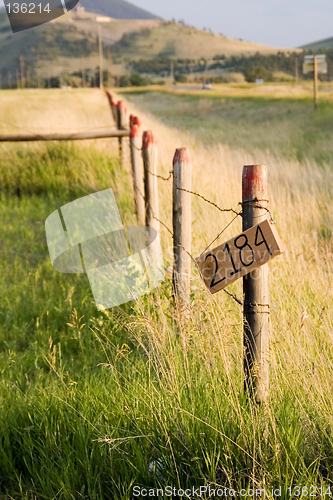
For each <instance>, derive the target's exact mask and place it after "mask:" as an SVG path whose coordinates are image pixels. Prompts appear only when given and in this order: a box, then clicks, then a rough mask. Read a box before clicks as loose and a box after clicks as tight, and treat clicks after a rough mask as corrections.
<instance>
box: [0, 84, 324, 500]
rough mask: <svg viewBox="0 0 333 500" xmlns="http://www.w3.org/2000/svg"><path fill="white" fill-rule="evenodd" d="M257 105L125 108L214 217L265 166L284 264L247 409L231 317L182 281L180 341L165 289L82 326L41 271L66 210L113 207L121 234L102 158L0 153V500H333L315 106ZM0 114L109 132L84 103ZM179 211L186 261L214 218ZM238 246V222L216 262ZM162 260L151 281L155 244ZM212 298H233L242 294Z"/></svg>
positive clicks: (2, 122) (163, 166)
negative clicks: (264, 364) (180, 150)
mask: <svg viewBox="0 0 333 500" xmlns="http://www.w3.org/2000/svg"><path fill="white" fill-rule="evenodd" d="M239 92H242V93H244V94H246V91H245V89H243V90H241V91H239ZM272 92H273V95H271V96H270V97H267V96H266V97H260V96H254V97H251V87H249V90H248V95H247V96H246V95H244V96H243V97H240V96H233V97H232V96H227V95H226V96H220V97H218V96H208V97H202V96H192V95H191V96H189V95H173V94H166V93H137V94H133V93H131V94H126V98H127V100H128V101H129V103H128V105H129V108H130V111H131V112H138V113H139V114H140V117H141V119H142V121H143V127H144V129H152V130H154V132H155V134H156V135H157V139H158V144H159V171H160V173H161V174H162V175H166V174H167V173H168V171H169V170H170V168H171V165H172V157H173V153H174V150H175V148H176V147H183V146H187V147H189V149H190V152H191V155H192V161H193V189H194V191H196V192H199V193H201V194H202V195H204V196H206V197H207V198H209V199H210V200H212V201H214V202H216V203H217V204H218V205H219V206H221V207H224V208H230V207H233V208H235V209H237V207H238V202H239V201H240V199H241V172H242V166H243V165H244V164H246V163H257V162H265V163H266V164H267V165H268V169H269V199H270V209H271V211H272V213H273V216H274V218H275V219H276V221H277V230H278V232H279V233H280V235H281V237H282V238H283V240H284V242H285V244H286V247H287V252H286V254H285V255H284V256H283V257H281V258H278V259H276V260H274V261H273V262H272V263H271V264H270V276H271V278H270V293H271V341H270V366H271V390H270V400H269V404H268V405H267V406H265V407H262V408H255V407H254V405H253V404H252V403H251V401H247V400H246V399H245V398H244V395H243V391H242V370H241V366H242V330H243V325H242V308H241V306H239V305H238V304H237V303H236V302H235V301H233V300H232V299H231V298H230V297H229V296H228V295H227V294H225V293H223V292H220V293H219V294H216V295H214V296H211V295H209V294H208V293H206V291H205V289H204V287H203V285H202V283H201V282H200V280H199V277H198V274H197V272H196V270H195V269H193V278H192V284H191V287H192V295H191V305H192V314H191V318H190V320H189V322H188V324H187V325H186V327H184V328H180V329H179V325H178V323H177V311H175V310H174V308H173V305H172V297H171V282H170V275H169V273H167V275H166V280H165V282H164V283H163V285H162V286H161V287H160V288H159V289H158V290H156V291H155V292H154V293H152V294H150V295H149V296H146V297H143V298H142V299H140V300H138V301H136V302H132V303H129V304H126V305H124V306H121V307H119V308H115V309H112V310H109V311H105V312H100V313H99V312H97V310H96V307H95V305H94V302H93V297H92V293H91V291H90V287H89V283H88V281H87V279H86V277H85V276H84V275H62V274H60V273H57V272H55V271H54V270H53V269H52V267H51V263H50V260H49V257H48V252H47V246H46V241H45V230H44V221H45V219H46V217H47V216H48V215H49V214H50V213H51V212H53V211H54V210H55V209H56V208H58V207H60V206H62V205H63V204H64V203H67V202H69V201H71V200H73V199H76V198H77V197H80V196H83V195H85V194H88V193H91V192H94V191H98V190H101V189H105V188H108V187H112V188H113V190H114V192H115V195H116V198H117V203H118V206H119V208H120V211H121V215H122V218H123V220H124V223H125V224H126V225H130V224H131V223H132V224H133V223H135V217H134V206H133V196H132V192H131V188H130V186H131V179H130V175H129V172H130V169H129V164H128V159H126V161H125V163H124V165H123V166H121V165H120V164H119V162H118V160H117V158H116V153H117V150H116V145H117V144H116V143H115V144H114V143H113V142H112V141H94V142H92V143H80V144H75V145H72V144H60V145H59V144H53V143H52V144H36V145H31V144H30V145H10V144H2V145H1V146H0V192H1V198H0V212H1V219H0V220H1V224H2V232H1V235H2V236H1V240H0V256H1V258H0V266H1V268H0V290H1V292H0V293H1V305H0V372H1V382H0V441H1V449H0V450H1V451H0V498H1V499H6V500H7V499H24V500H28V499H29V500H30V499H38V500H41V499H66V500H67V499H68V500H69V499H81V498H82V499H83V498H84V499H94V500H95V499H96V500H97V499H98V500H99V499H107V500H108V499H116V500H118V499H119V500H130V499H132V498H134V497H133V487H134V486H135V485H137V486H140V487H146V488H158V487H162V486H166V485H170V486H173V487H175V488H176V489H178V488H183V489H186V488H191V487H198V486H200V485H206V486H208V485H210V486H211V487H212V488H214V487H218V486H221V487H223V488H224V487H226V488H228V489H229V488H233V489H234V490H235V491H240V489H241V488H244V489H245V490H246V491H248V489H249V488H254V489H259V488H260V489H265V490H266V498H273V497H274V495H272V493H271V489H272V488H278V487H280V486H281V493H282V498H283V499H287V498H294V497H296V496H298V495H297V493H298V490H297V489H296V490H294V489H293V488H294V486H297V485H298V486H301V487H307V488H308V490H306V489H303V493H302V492H301V494H300V495H299V496H298V497H299V498H300V497H302V498H305V497H307V496H309V493H310V491H311V492H312V493H313V491H314V490H313V489H312V490H310V487H311V486H314V487H318V488H319V487H321V488H322V493H323V494H322V495H320V494H318V495H317V497H320V496H322V497H323V498H329V496H328V491H329V490H328V488H331V490H330V491H331V493H333V485H332V480H333V475H332V461H333V436H332V414H333V403H332V401H333V389H332V387H333V384H332V377H333V355H332V353H333V349H332V344H333V336H332V326H333V311H332V307H331V304H332V299H333V290H332V254H333V251H332V250H333V248H332V223H333V221H332V214H333V211H332V208H333V202H332V196H333V188H332V186H333V169H332V145H331V136H332V132H331V129H330V128H329V125H328V124H329V120H330V117H332V111H331V109H332V108H331V101H329V99H327V101H325V102H323V103H322V104H321V107H320V109H319V112H318V113H317V114H316V115H314V114H313V112H312V110H311V103H310V101H309V99H306V98H305V99H303V98H302V99H297V98H296V97H295V98H293V99H285V98H280V99H277V98H276V95H275V97H274V91H272ZM275 94H276V92H275ZM0 104H1V105H0V126H1V132H6V131H10V132H13V131H14V130H17V127H18V126H20V127H23V128H24V129H25V128H28V129H29V130H31V129H32V130H33V131H35V132H41V131H44V130H52V129H54V130H57V131H58V130H63V128H68V129H71V130H75V129H78V128H81V129H85V128H87V129H88V128H97V127H106V126H110V123H111V122H110V120H111V118H110V112H109V109H108V107H107V102H106V100H105V98H104V95H103V94H102V93H100V92H99V91H91V92H90V91H81V90H79V91H73V92H61V91H44V92H41V91H25V92H8V91H7V92H6V91H2V92H0ZM289 107H290V109H291V110H292V113H287V112H286V108H288V109H289ZM278 117H279V118H278ZM262 129H264V130H262ZM307 129H309V130H310V129H311V132H312V135H311V137H312V141H313V142H312V145H309V144H308V142H310V140H309V139H306V137H305V136H304V134H305V132H304V131H305V130H307ZM259 132H260V137H261V141H259V140H258V138H257V134H258V133H259ZM244 136H246V137H244ZM303 148H306V150H305V151H303ZM318 150H319V151H318ZM301 153H302V154H301ZM159 186H160V203H161V215H160V217H161V219H162V221H163V222H164V223H165V224H166V226H167V227H172V221H171V213H172V211H171V181H169V182H167V181H163V180H159ZM192 210H193V224H192V233H193V251H192V253H193V255H198V253H200V252H201V251H202V250H203V249H204V248H205V247H206V245H208V243H209V242H210V241H211V240H212V239H213V238H214V237H215V236H216V234H218V233H219V231H220V230H221V228H223V227H224V226H225V224H226V223H227V222H228V221H230V215H228V214H221V213H220V212H218V211H217V210H216V209H215V208H214V207H212V206H210V205H208V204H205V203H204V202H203V201H202V200H200V199H198V198H197V197H193V205H192ZM240 228H241V220H240V218H238V220H237V221H236V222H235V223H234V224H233V225H232V226H231V227H230V228H229V229H228V230H227V231H226V232H225V233H224V235H223V236H222V239H220V241H219V243H221V242H222V241H223V240H226V239H228V237H231V236H232V235H234V234H237V232H239V230H240ZM162 243H163V248H164V257H165V262H166V264H167V266H168V265H170V264H171V238H170V235H169V234H168V231H167V230H166V229H164V228H163V229H162ZM229 288H230V291H231V292H233V293H235V294H236V295H237V296H238V297H239V298H241V294H242V289H241V282H236V283H235V284H233V285H231V286H230V287H229ZM288 487H291V488H292V490H291V494H289V493H290V491H289V490H288ZM325 492H327V494H326V496H325V495H324V493H325ZM150 496H151V497H152V496H153V495H150ZM244 496H245V497H246V496H247V497H249V496H251V493H250V492H249V491H248V494H245V495H244ZM179 497H180V495H178V496H177V495H176V496H174V498H179ZM136 498H144V497H143V496H139V497H136ZM185 498H186V497H185ZM202 498H205V499H208V498H209V495H208V494H203V495H202ZM275 498H276V497H275Z"/></svg>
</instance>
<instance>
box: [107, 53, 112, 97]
mask: <svg viewBox="0 0 333 500" xmlns="http://www.w3.org/2000/svg"><path fill="white" fill-rule="evenodd" d="M111 68H112V56H111V50H110V47H108V87H109V88H110V87H111V76H112V71H111Z"/></svg>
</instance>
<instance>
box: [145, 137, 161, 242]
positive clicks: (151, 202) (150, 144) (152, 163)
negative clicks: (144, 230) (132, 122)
mask: <svg viewBox="0 0 333 500" xmlns="http://www.w3.org/2000/svg"><path fill="white" fill-rule="evenodd" d="M142 158H143V165H144V176H145V206H146V226H148V227H152V228H154V229H156V230H157V232H158V233H159V230H160V223H159V221H158V220H157V219H159V204H158V186H157V177H156V175H157V143H156V138H155V136H154V134H153V132H151V131H147V132H144V133H143V136H142Z"/></svg>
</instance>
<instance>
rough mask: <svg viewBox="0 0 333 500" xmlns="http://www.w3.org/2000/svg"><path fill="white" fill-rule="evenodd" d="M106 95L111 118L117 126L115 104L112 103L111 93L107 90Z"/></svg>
mask: <svg viewBox="0 0 333 500" xmlns="http://www.w3.org/2000/svg"><path fill="white" fill-rule="evenodd" d="M106 95H107V98H108V100H109V104H110V109H111V114H112V118H113V119H114V122H115V124H116V125H117V104H116V102H115V101H114V99H113V96H112V94H111V92H109V91H108V90H106Z"/></svg>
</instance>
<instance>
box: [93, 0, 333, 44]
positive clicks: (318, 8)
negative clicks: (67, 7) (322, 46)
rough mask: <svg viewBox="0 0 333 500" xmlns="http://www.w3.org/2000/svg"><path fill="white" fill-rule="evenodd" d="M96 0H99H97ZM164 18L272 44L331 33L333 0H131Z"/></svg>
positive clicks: (305, 40)
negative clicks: (181, 20) (182, 20)
mask: <svg viewBox="0 0 333 500" xmlns="http://www.w3.org/2000/svg"><path fill="white" fill-rule="evenodd" d="M96 1H98V0H96ZM131 3H134V4H135V5H137V6H139V7H142V8H144V9H147V10H149V11H151V12H153V13H154V14H157V15H159V16H161V17H163V18H165V19H172V18H175V19H176V20H179V19H184V21H185V22H186V23H187V24H191V25H193V26H196V27H198V28H204V27H205V28H211V29H212V30H213V31H214V32H215V33H223V35H226V36H229V37H232V38H242V39H244V40H247V41H250V42H257V43H263V44H265V45H272V46H275V47H298V46H300V45H303V44H306V43H310V42H314V41H317V40H322V39H323V38H330V37H333V0H131Z"/></svg>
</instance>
